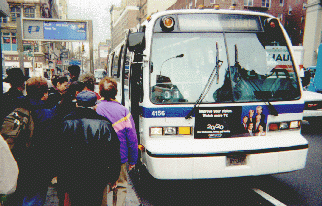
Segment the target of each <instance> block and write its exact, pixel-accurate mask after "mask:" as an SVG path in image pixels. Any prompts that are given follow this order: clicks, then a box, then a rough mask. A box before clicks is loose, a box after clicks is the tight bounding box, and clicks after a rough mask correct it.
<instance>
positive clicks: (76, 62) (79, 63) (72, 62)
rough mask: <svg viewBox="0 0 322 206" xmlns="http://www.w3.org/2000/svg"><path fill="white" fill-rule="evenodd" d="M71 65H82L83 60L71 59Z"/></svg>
mask: <svg viewBox="0 0 322 206" xmlns="http://www.w3.org/2000/svg"><path fill="white" fill-rule="evenodd" d="M69 65H82V60H76V59H73V60H70V61H69Z"/></svg>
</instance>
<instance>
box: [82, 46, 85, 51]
mask: <svg viewBox="0 0 322 206" xmlns="http://www.w3.org/2000/svg"><path fill="white" fill-rule="evenodd" d="M84 51H85V49H84V44H82V52H84Z"/></svg>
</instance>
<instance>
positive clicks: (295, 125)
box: [290, 121, 301, 129]
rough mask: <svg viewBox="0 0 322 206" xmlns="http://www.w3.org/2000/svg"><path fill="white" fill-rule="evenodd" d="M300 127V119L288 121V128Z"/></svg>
mask: <svg viewBox="0 0 322 206" xmlns="http://www.w3.org/2000/svg"><path fill="white" fill-rule="evenodd" d="M299 127H301V121H292V122H290V129H294V128H299Z"/></svg>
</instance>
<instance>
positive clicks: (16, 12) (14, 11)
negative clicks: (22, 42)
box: [10, 6, 21, 21]
mask: <svg viewBox="0 0 322 206" xmlns="http://www.w3.org/2000/svg"><path fill="white" fill-rule="evenodd" d="M20 15H21V9H20V7H17V6H15V7H11V8H10V16H11V21H16V19H17V17H20Z"/></svg>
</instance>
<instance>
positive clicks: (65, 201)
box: [0, 65, 138, 206]
mask: <svg viewBox="0 0 322 206" xmlns="http://www.w3.org/2000/svg"><path fill="white" fill-rule="evenodd" d="M68 71H69V77H67V76H55V77H53V78H52V80H51V83H52V87H50V88H49V87H48V82H47V80H46V79H45V78H43V77H31V78H27V77H25V76H24V75H23V73H22V71H21V69H20V68H12V69H10V70H7V78H6V79H3V81H4V82H8V83H9V84H10V85H11V88H10V89H9V91H8V92H6V93H4V94H3V99H2V106H1V120H0V121H1V125H4V121H6V120H5V119H6V117H7V116H8V115H9V114H10V113H12V112H13V111H15V109H16V108H24V109H26V110H28V111H30V116H31V117H32V123H33V127H32V128H33V129H32V131H30V132H29V135H28V137H27V138H26V137H24V138H21V137H20V136H19V138H17V139H16V140H15V141H16V142H17V143H15V146H14V147H9V146H8V144H7V143H8V141H7V142H5V141H4V140H8V139H9V138H8V137H7V136H6V133H1V137H0V143H1V144H0V150H1V151H0V152H1V156H0V168H1V169H0V195H1V194H6V201H4V203H3V204H4V205H5V206H7V205H8V206H16V205H19V206H20V205H23V206H25V205H44V204H45V201H46V195H47V191H48V186H49V185H50V184H53V183H55V184H54V185H55V188H56V189H57V194H58V198H59V205H76V206H79V205H90V206H94V205H107V193H108V192H109V191H112V192H113V205H125V199H126V194H127V184H128V183H127V172H128V171H129V170H131V169H133V168H134V166H135V164H136V162H137V159H138V140H137V133H136V130H135V125H134V121H133V118H132V116H131V113H130V112H129V110H128V109H126V108H125V107H124V106H123V105H121V104H120V103H119V102H117V101H116V95H117V82H116V81H115V80H114V79H112V78H109V77H105V78H104V79H102V80H101V81H100V83H99V93H96V92H95V91H94V83H95V78H94V75H93V74H91V73H85V74H82V75H80V68H79V66H77V65H72V66H69V67H68ZM2 128H3V127H2ZM31 133H32V135H30V134H31ZM20 139H24V144H22V145H23V146H20V147H18V146H16V144H17V145H18V142H19V141H21V140H20ZM20 145H21V144H20ZM22 148H23V149H22ZM4 153H6V155H5V154H4ZM4 168H5V169H4Z"/></svg>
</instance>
